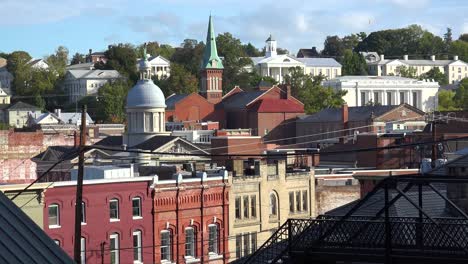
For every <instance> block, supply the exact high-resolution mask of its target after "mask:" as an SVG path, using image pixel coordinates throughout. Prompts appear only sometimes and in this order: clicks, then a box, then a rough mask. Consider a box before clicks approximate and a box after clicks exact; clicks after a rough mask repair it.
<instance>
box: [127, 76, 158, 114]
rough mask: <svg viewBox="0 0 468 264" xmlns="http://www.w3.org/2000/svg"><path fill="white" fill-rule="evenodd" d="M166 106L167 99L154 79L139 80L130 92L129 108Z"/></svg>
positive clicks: (128, 96)
mask: <svg viewBox="0 0 468 264" xmlns="http://www.w3.org/2000/svg"><path fill="white" fill-rule="evenodd" d="M139 107H145V108H159V107H162V108H166V100H165V97H164V94H163V92H162V91H161V89H160V88H159V87H158V86H157V85H156V84H154V83H153V81H152V80H148V79H143V80H139V81H138V82H137V84H136V85H135V86H133V88H132V89H131V90H130V91H129V92H128V95H127V108H139Z"/></svg>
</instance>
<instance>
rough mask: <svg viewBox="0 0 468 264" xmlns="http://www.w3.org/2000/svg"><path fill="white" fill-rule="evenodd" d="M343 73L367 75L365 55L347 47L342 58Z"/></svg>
mask: <svg viewBox="0 0 468 264" xmlns="http://www.w3.org/2000/svg"><path fill="white" fill-rule="evenodd" d="M342 65H343V68H342V71H343V75H367V63H366V60H365V59H364V57H363V56H362V55H361V54H359V53H356V52H352V51H351V50H349V49H347V50H345V51H344V57H343V60H342Z"/></svg>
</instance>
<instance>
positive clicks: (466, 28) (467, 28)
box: [460, 22, 468, 34]
mask: <svg viewBox="0 0 468 264" xmlns="http://www.w3.org/2000/svg"><path fill="white" fill-rule="evenodd" d="M460 33H461V34H464V33H468V22H465V23H463V26H462V28H461V32H460Z"/></svg>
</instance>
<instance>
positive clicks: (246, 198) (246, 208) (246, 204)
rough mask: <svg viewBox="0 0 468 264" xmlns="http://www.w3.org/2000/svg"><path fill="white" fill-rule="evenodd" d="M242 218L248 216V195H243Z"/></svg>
mask: <svg viewBox="0 0 468 264" xmlns="http://www.w3.org/2000/svg"><path fill="white" fill-rule="evenodd" d="M244 218H249V196H244Z"/></svg>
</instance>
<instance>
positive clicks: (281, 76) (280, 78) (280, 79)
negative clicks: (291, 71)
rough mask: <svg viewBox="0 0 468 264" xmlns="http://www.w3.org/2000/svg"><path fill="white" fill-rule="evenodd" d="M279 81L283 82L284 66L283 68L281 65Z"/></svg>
mask: <svg viewBox="0 0 468 264" xmlns="http://www.w3.org/2000/svg"><path fill="white" fill-rule="evenodd" d="M279 75H280V77H279V82H280V83H282V82H283V68H281V66H280V67H279Z"/></svg>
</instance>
